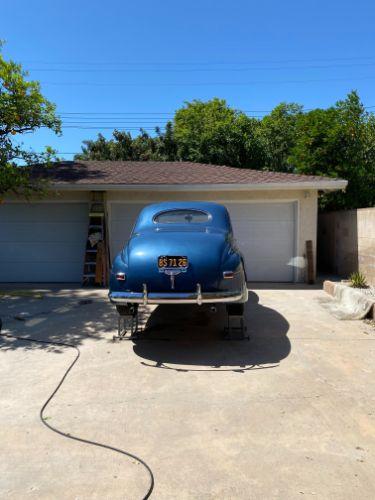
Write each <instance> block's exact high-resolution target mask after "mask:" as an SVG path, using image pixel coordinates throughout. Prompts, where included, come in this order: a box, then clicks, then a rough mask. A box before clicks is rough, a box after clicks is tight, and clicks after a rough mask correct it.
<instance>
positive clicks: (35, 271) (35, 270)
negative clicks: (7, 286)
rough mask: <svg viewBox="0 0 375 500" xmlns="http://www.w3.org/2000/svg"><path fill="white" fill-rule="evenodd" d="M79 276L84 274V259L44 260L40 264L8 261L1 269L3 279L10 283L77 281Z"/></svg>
mask: <svg viewBox="0 0 375 500" xmlns="http://www.w3.org/2000/svg"><path fill="white" fill-rule="evenodd" d="M77 276H80V277H81V276H82V261H80V262H76V263H72V262H59V263H58V264H56V263H51V262H43V265H40V266H36V265H31V266H28V265H25V266H21V265H20V263H16V262H14V263H8V264H7V268H6V269H5V270H2V271H1V281H2V282H9V283H14V282H18V283H64V282H65V283H75V282H77ZM15 277H17V279H15ZM62 277H63V278H62ZM80 279H81V278H80Z"/></svg>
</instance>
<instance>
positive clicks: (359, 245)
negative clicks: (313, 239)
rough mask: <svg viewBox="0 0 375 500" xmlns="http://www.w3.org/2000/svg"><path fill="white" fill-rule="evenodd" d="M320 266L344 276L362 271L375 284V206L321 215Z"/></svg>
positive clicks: (319, 267)
mask: <svg viewBox="0 0 375 500" xmlns="http://www.w3.org/2000/svg"><path fill="white" fill-rule="evenodd" d="M318 269H319V270H321V271H325V272H329V273H334V274H337V275H338V276H340V277H342V278H347V277H348V276H349V275H350V274H351V273H352V272H354V271H358V270H359V271H361V272H362V273H363V274H364V275H365V276H366V278H367V281H368V283H369V284H372V285H375V208H361V209H357V210H343V211H337V212H328V213H323V214H319V221H318Z"/></svg>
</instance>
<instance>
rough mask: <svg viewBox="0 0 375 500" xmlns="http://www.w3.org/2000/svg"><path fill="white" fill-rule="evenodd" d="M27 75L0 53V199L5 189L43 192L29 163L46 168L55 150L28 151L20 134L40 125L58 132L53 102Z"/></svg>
mask: <svg viewBox="0 0 375 500" xmlns="http://www.w3.org/2000/svg"><path fill="white" fill-rule="evenodd" d="M0 49H1V46H0ZM27 76H28V74H27V72H26V71H23V70H22V67H21V65H19V64H16V63H15V62H13V61H5V60H4V58H3V56H2V55H1V53H0V200H1V199H3V198H4V196H5V194H7V193H14V194H21V195H24V196H26V197H28V196H31V195H32V194H41V193H42V192H43V185H44V182H42V181H41V180H39V181H38V180H37V179H35V178H31V177H30V167H31V166H32V165H35V164H43V165H44V166H45V168H47V167H48V165H49V161H50V160H51V158H52V157H53V154H54V151H53V150H52V149H51V148H48V147H47V148H46V150H45V152H44V153H43V154H38V153H34V152H30V151H27V150H25V148H24V147H23V145H22V143H20V142H19V140H20V137H22V135H23V134H25V133H27V132H34V131H35V130H37V129H39V128H41V127H47V128H49V129H50V130H53V131H54V132H55V133H56V134H59V133H60V132H61V122H60V120H59V119H58V118H57V117H56V114H55V106H54V105H53V104H52V103H51V102H50V101H48V100H47V99H46V98H45V97H43V95H42V94H41V91H40V85H39V83H38V82H35V81H27V80H26V78H27ZM20 164H23V166H20ZM40 168H43V167H40Z"/></svg>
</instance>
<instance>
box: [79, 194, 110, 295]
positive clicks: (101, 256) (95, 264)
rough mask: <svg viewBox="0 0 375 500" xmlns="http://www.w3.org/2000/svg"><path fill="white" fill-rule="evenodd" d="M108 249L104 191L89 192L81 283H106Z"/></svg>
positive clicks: (103, 284)
mask: <svg viewBox="0 0 375 500" xmlns="http://www.w3.org/2000/svg"><path fill="white" fill-rule="evenodd" d="M107 255H108V251H107V237H106V213H105V203H104V193H102V192H95V191H93V192H92V193H91V202H90V210H89V225H88V231H87V240H86V249H85V258H84V265H83V278H82V285H84V286H89V285H101V286H106V285H107V279H108V258H107Z"/></svg>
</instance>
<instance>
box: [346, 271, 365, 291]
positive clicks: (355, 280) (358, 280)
mask: <svg viewBox="0 0 375 500" xmlns="http://www.w3.org/2000/svg"><path fill="white" fill-rule="evenodd" d="M349 279H350V286H352V287H353V288H367V287H368V285H367V281H366V278H365V276H364V275H363V274H362V273H361V272H360V271H356V272H355V273H352V274H351V275H350V276H349Z"/></svg>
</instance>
